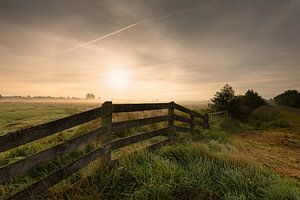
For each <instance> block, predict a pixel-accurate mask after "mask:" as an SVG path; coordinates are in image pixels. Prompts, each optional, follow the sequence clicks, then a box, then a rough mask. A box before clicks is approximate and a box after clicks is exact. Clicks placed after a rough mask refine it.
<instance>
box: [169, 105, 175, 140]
mask: <svg viewBox="0 0 300 200" xmlns="http://www.w3.org/2000/svg"><path fill="white" fill-rule="evenodd" d="M174 120H175V115H174V102H173V101H172V102H170V103H169V105H168V136H169V137H171V136H173V135H174V134H175V131H174Z"/></svg>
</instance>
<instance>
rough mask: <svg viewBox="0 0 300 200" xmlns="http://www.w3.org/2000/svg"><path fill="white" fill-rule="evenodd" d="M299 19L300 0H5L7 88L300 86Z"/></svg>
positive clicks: (184, 94)
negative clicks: (120, 78)
mask: <svg viewBox="0 0 300 200" xmlns="http://www.w3.org/2000/svg"><path fill="white" fill-rule="evenodd" d="M299 19H300V8H299V1H295V0H286V1H281V0H265V1H260V0H253V1H239V0H233V1H221V0H216V1H208V0H201V1H199V0H185V1H173V0H153V1H147V0H140V1H135V0H114V1H110V0H109V1H108V0H104V1H94V0H91V1H89V2H84V3H83V2H82V1H79V0H78V1H76V0H75V1H72V3H70V1H69V0H60V1H59V0H52V1H48V0H46V1H43V2H41V1H34V0H28V1H26V2H23V1H15V0H9V1H8V0H4V1H1V2H0V23H1V30H0V58H1V63H0V80H1V82H0V87H1V88H9V90H7V91H8V92H9V93H11V94H13V93H18V94H19V93H22V94H23V93H24V94H25V93H26V94H27V93H28V88H35V87H39V86H41V87H42V88H43V87H44V86H45V87H46V86H47V87H50V85H51V84H53V86H55V87H54V88H52V89H51V90H47V91H51V94H49V95H55V96H59V95H64V94H70V95H71V96H76V95H77V96H81V95H84V94H85V93H86V91H85V90H87V89H88V88H90V90H89V91H95V93H96V94H99V95H100V94H101V96H107V97H118V96H124V95H125V96H126V97H128V98H130V97H132V96H138V97H141V98H147V97H149V96H161V97H162V98H165V99H167V98H168V97H170V98H171V97H173V98H178V99H185V98H186V99H197V98H200V97H198V96H199V95H198V94H199V91H201V98H204V99H205V98H206V99H208V98H209V97H210V96H211V95H212V94H213V93H214V92H215V90H217V89H219V87H221V86H222V85H224V84H225V83H229V84H232V85H233V86H234V87H236V88H237V90H238V91H239V92H244V91H245V90H246V89H248V88H254V89H257V90H259V91H261V92H262V95H263V96H264V95H265V96H266V97H271V96H272V95H276V94H277V93H278V91H279V90H284V89H289V88H291V87H294V88H295V89H300V88H299V87H300V85H299V81H298V78H297V77H299V76H300V71H299V64H300V58H299V53H300V46H299V44H300V38H299V37H298V35H300V28H299V26H298V24H299V22H300V21H299ZM84 41H87V42H84ZM100 41H101V42H100ZM75 50H76V51H75ZM57 52H59V53H58V54H56V53H57ZM54 54H56V55H55V56H53V55H54ZM114 68H123V69H126V70H128V71H130V73H132V76H131V77H132V80H131V83H132V84H131V86H132V88H128V89H127V90H125V91H123V92H122V94H118V93H117V92H114V91H112V90H110V87H109V85H107V83H106V82H105V80H106V74H107V73H108V72H109V71H110V70H113V69H114ZM25 83H26V84H25ZM8 84H9V86H8ZM22 84H24V85H26V86H27V88H23V89H20V88H17V87H16V86H17V85H22ZM30 85H32V87H31V86H30ZM43 85H44V86H43ZM13 86H14V87H13ZM76 88H77V89H76ZM145 88H146V90H145ZM278 88H280V89H278ZM32 91H39V94H40V92H41V90H39V89H38V88H35V89H34V90H32ZM62 91H63V92H62ZM45 92H46V91H45ZM32 95H34V94H32Z"/></svg>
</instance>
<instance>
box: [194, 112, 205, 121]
mask: <svg viewBox="0 0 300 200" xmlns="http://www.w3.org/2000/svg"><path fill="white" fill-rule="evenodd" d="M193 114H194V115H195V117H198V118H200V119H203V118H204V115H202V114H200V113H198V112H196V111H193Z"/></svg>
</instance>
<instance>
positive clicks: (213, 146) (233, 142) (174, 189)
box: [0, 102, 300, 199]
mask: <svg viewBox="0 0 300 200" xmlns="http://www.w3.org/2000/svg"><path fill="white" fill-rule="evenodd" d="M97 106H98V104H96V103H90V104H84V103H80V104H78V103H76V104H75V103H71V104H67V103H53V102H52V103H49V102H48V103H46V102H44V103H36V102H34V103H30V102H27V103H21V102H13V103H9V102H5V103H0V111H1V112H0V133H1V134H5V133H7V132H9V131H14V130H17V129H19V128H23V127H28V126H31V125H34V124H39V123H43V122H48V121H49V120H53V119H57V118H61V117H64V116H68V115H70V114H74V113H77V112H81V111H85V110H88V109H91V108H94V107H97ZM276 113H280V116H281V117H282V119H284V120H286V121H287V122H288V123H289V125H288V126H287V125H286V124H285V123H283V122H282V121H278V120H277V119H276V120H275V121H267V122H263V123H259V124H258V123H257V122H256V121H255V119H257V118H258V115H256V116H253V122H251V123H250V122H249V123H245V124H243V123H239V122H236V121H230V119H229V121H228V120H227V121H226V120H219V121H218V122H217V123H215V124H213V125H212V126H211V129H210V130H205V131H203V132H202V134H199V135H196V136H191V135H189V134H179V136H180V137H181V138H182V142H180V143H178V144H173V145H170V146H168V147H164V148H162V149H161V150H158V151H155V152H146V151H141V152H139V153H137V154H134V155H131V156H129V155H128V156H125V157H123V158H122V159H121V160H120V163H119V164H117V165H113V166H110V167H104V166H102V163H101V160H99V161H96V162H94V163H92V164H91V165H89V166H88V167H87V168H85V169H83V170H81V171H80V172H78V173H76V174H75V175H73V176H71V177H70V178H68V179H66V180H64V181H62V182H61V183H59V184H57V185H56V186H55V187H53V188H51V189H50V190H49V191H48V192H45V193H44V194H42V195H41V196H39V197H38V198H37V199H299V197H300V183H299V182H300V181H299V162H300V161H299V158H300V156H299V155H300V154H299V149H300V148H299V144H300V140H299V135H300V134H299V124H300V116H299V115H298V111H297V110H291V109H287V108H284V107H278V108H277V109H276ZM153 114H154V115H156V114H161V113H151V112H150V113H149V112H147V113H143V114H137V113H132V114H130V115H118V116H115V117H114V121H120V120H124V119H125V118H126V119H128V118H136V117H144V116H148V115H153ZM264 117H265V116H264ZM96 126H99V121H98V122H91V123H89V124H86V125H84V126H83V127H79V128H74V129H71V130H68V131H65V132H63V133H59V134H58V135H55V136H51V137H48V138H46V139H43V140H39V141H38V142H36V143H33V144H30V145H24V146H23V147H20V148H17V149H14V150H11V151H9V152H4V153H1V154H0V166H4V165H7V164H8V163H11V162H15V161H16V160H19V159H23V158H25V157H27V156H29V155H32V154H34V153H35V152H38V151H40V150H41V149H45V148H48V147H50V146H54V145H56V144H59V143H61V142H63V141H65V140H67V139H69V138H72V137H75V136H76V135H79V134H83V133H86V132H87V131H89V130H92V129H94V128H95V127H96ZM158 126H160V125H158ZM146 130H147V127H144V128H142V129H139V130H133V131H130V132H125V133H123V135H121V136H124V135H128V134H134V133H136V132H138V131H146ZM156 140H159V139H156V138H154V139H152V140H150V141H146V142H144V143H142V144H137V145H133V146H131V147H126V148H122V149H121V151H117V152H114V153H113V156H114V157H119V156H124V154H126V155H127V154H131V153H132V152H133V151H136V150H137V149H141V148H142V147H144V146H146V145H147V144H149V143H153V142H155V141H156ZM96 146H99V144H97V142H95V144H91V145H87V146H86V147H83V148H81V149H79V150H77V151H75V152H73V153H71V154H68V155H65V156H64V157H62V158H60V159H57V160H55V161H54V162H51V163H48V164H47V165H45V166H43V167H40V168H38V169H35V170H31V171H30V172H29V173H27V174H25V175H24V176H21V177H20V178H17V179H15V180H13V181H11V182H9V183H7V184H5V185H1V186H0V199H5V197H7V196H8V195H9V194H11V193H13V192H15V191H18V190H20V189H22V188H24V187H25V186H26V185H28V184H31V183H33V182H35V181H37V180H39V179H40V178H42V177H45V176H47V175H48V174H50V173H52V172H54V171H55V170H57V169H58V168H59V167H60V166H61V165H65V164H67V163H70V162H72V160H75V159H76V158H78V157H80V156H81V155H83V154H85V153H87V152H90V151H91V150H92V149H93V148H95V147H96Z"/></svg>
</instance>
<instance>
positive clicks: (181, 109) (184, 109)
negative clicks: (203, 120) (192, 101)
mask: <svg viewBox="0 0 300 200" xmlns="http://www.w3.org/2000/svg"><path fill="white" fill-rule="evenodd" d="M174 106H175V109H177V110H179V111H181V112H184V113H187V114H191V112H193V111H192V110H190V109H188V108H186V107H184V106H181V105H179V104H177V103H175V104H174Z"/></svg>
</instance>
